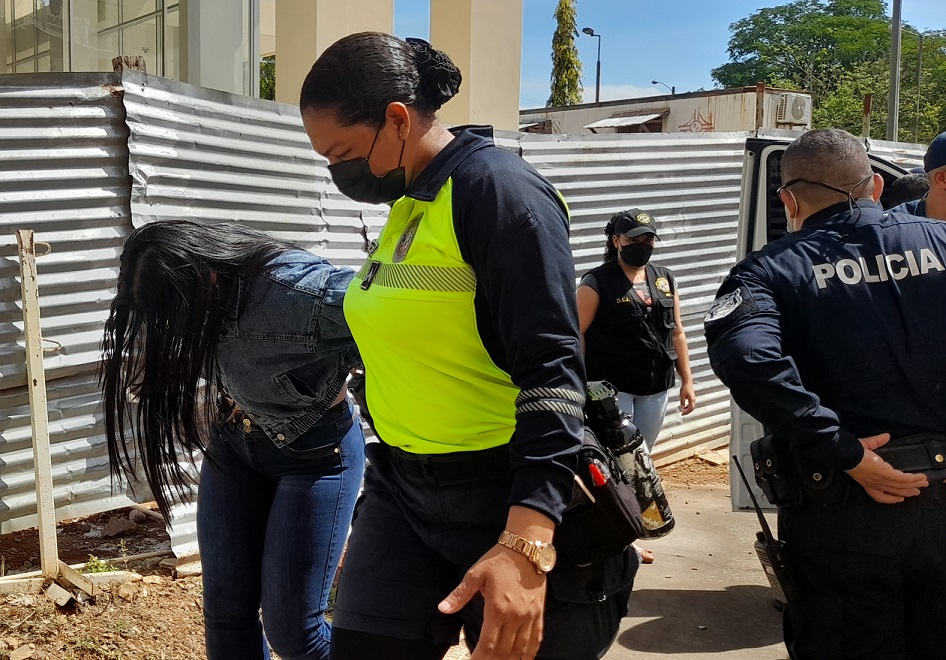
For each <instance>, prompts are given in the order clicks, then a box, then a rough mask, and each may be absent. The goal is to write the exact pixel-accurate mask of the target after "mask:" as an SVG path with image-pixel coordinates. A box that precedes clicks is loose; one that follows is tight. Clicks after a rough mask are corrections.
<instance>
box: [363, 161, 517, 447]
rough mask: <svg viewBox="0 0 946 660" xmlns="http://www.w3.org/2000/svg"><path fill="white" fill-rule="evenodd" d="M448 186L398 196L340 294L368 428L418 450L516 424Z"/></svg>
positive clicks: (482, 441) (507, 435)
mask: <svg viewBox="0 0 946 660" xmlns="http://www.w3.org/2000/svg"><path fill="white" fill-rule="evenodd" d="M452 190H453V180H452V179H448V180H447V182H446V183H445V184H444V186H443V187H442V188H441V189H440V192H439V193H438V194H437V197H436V198H435V199H434V200H433V201H431V202H425V201H421V200H417V199H414V198H412V197H402V198H401V199H399V200H398V201H397V202H395V203H394V205H393V206H392V208H391V213H390V216H389V218H388V221H387V223H386V224H385V226H384V228H383V229H382V230H381V234H380V235H379V237H378V239H377V241H376V242H375V243H374V244H373V245H372V246H371V247H370V248H369V257H368V261H366V262H365V264H364V266H363V267H362V268H361V270H360V272H359V273H358V274H357V275H356V276H355V278H354V279H353V280H352V283H351V285H350V287H349V289H348V292H347V294H346V297H345V317H346V319H347V321H348V324H349V327H350V328H351V331H352V335H353V336H354V337H355V341H356V342H357V344H358V348H359V349H360V351H361V355H362V358H363V359H364V362H365V365H366V376H367V384H366V392H367V400H368V409H369V410H370V411H371V415H372V418H373V422H374V426H375V429H376V430H377V432H378V435H379V436H380V437H381V438H382V439H383V440H384V441H385V442H386V443H387V444H389V445H393V446H395V447H400V448H401V449H403V450H405V451H409V452H412V453H416V454H440V453H447V452H455V451H474V450H480V449H488V448H491V447H496V446H499V445H502V444H505V443H507V442H509V440H510V439H511V438H512V435H513V431H514V429H515V412H516V396H517V395H518V394H519V389H518V388H517V387H516V386H515V385H514V384H513V383H512V379H511V378H510V376H509V374H508V373H506V372H505V371H503V370H502V369H500V368H499V367H497V366H496V364H495V363H494V362H493V361H492V359H491V358H490V356H489V354H488V353H487V350H486V348H485V347H484V345H483V342H482V340H481V339H480V335H479V333H478V332H477V327H476V315H475V311H474V304H473V302H474V297H475V295H476V275H475V273H474V272H473V269H472V268H471V267H470V265H469V264H467V263H466V262H465V261H464V260H463V258H462V256H461V254H460V248H459V244H458V242H457V236H456V233H455V230H454V220H453V197H452Z"/></svg>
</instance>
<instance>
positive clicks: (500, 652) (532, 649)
mask: <svg viewBox="0 0 946 660" xmlns="http://www.w3.org/2000/svg"><path fill="white" fill-rule="evenodd" d="M545 581H546V580H545V576H544V575H539V574H538V573H536V571H535V568H534V567H533V565H532V562H530V561H529V560H528V559H526V558H525V557H523V556H522V555H520V554H519V553H517V552H513V551H512V550H510V549H509V548H507V547H505V546H501V545H498V544H497V545H495V546H493V548H492V549H491V550H490V551H489V552H487V553H486V554H485V555H483V556H482V557H481V558H480V560H479V561H478V562H476V563H475V564H474V565H473V566H472V567H471V568H470V570H468V571H467V572H466V575H464V576H463V581H462V582H460V585H459V586H458V587H457V588H456V589H454V590H453V591H452V592H451V593H450V595H449V596H447V597H446V598H444V600H443V602H442V603H440V606H439V609H440V611H441V612H443V613H444V614H452V613H454V612H459V611H460V610H461V609H463V606H464V605H466V604H467V603H468V602H470V599H471V598H472V597H473V596H474V595H475V594H476V593H477V592H480V593H482V594H483V598H484V599H485V600H486V604H485V608H484V612H483V628H482V630H481V631H480V639H479V642H478V643H477V644H476V649H474V651H473V656H472V658H473V660H507V659H508V658H516V659H518V658H522V659H523V660H532V658H534V657H535V654H536V653H537V652H538V650H539V643H540V642H541V641H542V615H543V613H544V610H545Z"/></svg>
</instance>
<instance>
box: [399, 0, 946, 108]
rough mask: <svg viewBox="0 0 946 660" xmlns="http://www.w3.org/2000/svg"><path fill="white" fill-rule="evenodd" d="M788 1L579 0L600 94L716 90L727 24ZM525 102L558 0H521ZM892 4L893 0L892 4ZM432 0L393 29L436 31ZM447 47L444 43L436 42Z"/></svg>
mask: <svg viewBox="0 0 946 660" xmlns="http://www.w3.org/2000/svg"><path fill="white" fill-rule="evenodd" d="M788 1H789V0H769V1H768V2H765V1H764V0H725V1H724V2H712V1H709V0H663V1H660V0H658V1H657V2H647V3H644V2H642V1H641V0H578V2H577V5H578V29H579V30H581V29H582V28H584V27H590V28H592V29H593V30H594V31H595V32H596V33H598V34H601V100H602V101H609V100H615V99H624V98H633V97H637V96H651V95H655V94H666V93H667V91H668V90H667V88H665V87H662V86H660V85H652V84H651V81H652V80H659V81H662V82H663V83H665V84H666V85H667V86H673V87H676V91H677V92H678V93H681V92H692V91H697V90H699V89H701V88H702V89H712V88H713V87H714V86H715V85H714V83H713V79H712V77H711V76H710V71H711V70H712V69H713V68H715V67H717V66H719V65H720V64H723V63H724V62H726V61H727V59H728V57H727V54H726V46H727V44H728V43H729V37H730V32H729V26H730V24H732V23H733V22H735V21H737V20H739V19H740V18H744V17H746V16H749V15H750V14H752V13H754V12H755V11H757V10H758V9H760V8H761V7H764V6H776V5H780V4H785V3H786V2H788ZM522 4H523V21H522V22H523V29H522V82H521V88H520V97H519V107H521V108H537V107H542V106H544V105H545V102H546V100H547V99H548V96H549V77H550V75H551V73H552V62H551V44H552V33H553V32H554V31H555V19H554V18H553V17H552V14H553V12H554V11H555V5H556V4H557V0H523V2H522ZM887 4H888V6H889V5H890V2H888V3H887ZM429 7H430V3H429V0H395V2H394V32H395V34H397V35H398V36H400V37H422V38H425V39H428V38H429V36H430V8H429ZM903 21H904V22H905V23H909V24H910V25H912V26H914V27H916V28H918V29H921V30H923V29H943V28H946V11H944V10H943V0H903ZM576 44H577V45H578V52H579V55H580V57H581V61H582V64H583V68H582V83H583V86H584V100H585V101H586V102H593V101H594V95H595V63H596V59H597V48H598V39H596V38H594V37H589V36H586V35H584V34H579V37H578V39H577V40H576ZM433 46H434V47H435V48H440V49H441V50H446V51H447V53H448V54H449V51H450V49H449V47H447V48H444V46H443V44H436V43H435V44H433Z"/></svg>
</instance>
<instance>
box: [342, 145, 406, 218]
mask: <svg viewBox="0 0 946 660" xmlns="http://www.w3.org/2000/svg"><path fill="white" fill-rule="evenodd" d="M380 134H381V129H380V128H379V129H378V132H377V133H375V134H374V141H373V142H372V143H371V149H369V150H368V155H367V156H366V157H364V158H352V159H350V160H343V161H342V162H340V163H335V164H334V165H329V166H328V172H329V174H331V175H332V181H334V182H335V185H336V186H338V189H339V190H340V191H341V193H342V194H343V195H345V197H348V198H349V199H353V200H355V201H356V202H364V203H365V204H387V203H388V202H393V201H394V200H396V199H400V198H401V197H403V196H404V193H405V192H407V177H406V174H405V173H404V167H403V166H402V165H401V159H402V158H404V145H405V144H406V143H404V142H402V143H401V155H400V156H399V157H398V159H397V167H396V168H395V169H393V170H391V171H390V172H388V173H387V174H385V175H384V176H375V174H374V172H372V171H371V166H370V165H369V164H368V159H369V158H371V154H372V153H373V152H374V145H375V143H377V141H378V135H380Z"/></svg>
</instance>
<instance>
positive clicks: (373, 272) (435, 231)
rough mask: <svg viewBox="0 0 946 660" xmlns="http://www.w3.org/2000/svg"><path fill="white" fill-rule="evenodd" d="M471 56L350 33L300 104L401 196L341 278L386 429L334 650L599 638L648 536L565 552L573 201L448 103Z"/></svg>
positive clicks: (576, 405) (366, 181)
mask: <svg viewBox="0 0 946 660" xmlns="http://www.w3.org/2000/svg"><path fill="white" fill-rule="evenodd" d="M460 82H461V75H460V72H459V70H457V68H456V67H455V66H454V65H453V62H451V61H450V58H449V57H447V56H446V55H445V54H444V53H442V52H440V51H437V50H435V49H433V48H432V47H431V46H430V44H428V43H427V42H425V41H422V40H418V39H408V40H407V41H402V40H401V39H398V38H397V37H393V36H391V35H388V34H382V33H371V32H369V33H361V34H355V35H350V36H348V37H345V38H343V39H341V40H339V41H338V42H336V43H335V44H333V45H332V46H330V47H329V48H328V49H327V50H326V51H325V52H324V53H323V54H322V56H321V57H320V58H319V59H318V61H317V62H316V63H315V65H314V66H313V67H312V70H311V71H310V73H309V75H308V77H307V78H306V81H305V83H304V85H303V88H302V95H301V100H300V106H301V111H302V120H303V124H304V125H305V129H306V132H307V133H308V135H309V138H310V140H311V141H312V145H313V147H314V148H315V150H316V151H317V152H318V153H320V154H322V155H323V156H325V157H326V158H327V159H328V162H329V171H330V173H331V175H332V178H333V180H334V181H335V183H336V185H337V186H338V188H339V189H340V190H341V191H342V193H344V194H346V195H348V196H349V197H351V198H352V199H355V200H357V201H361V202H368V203H374V204H380V203H390V204H391V212H390V215H389V217H388V220H387V222H386V223H385V225H384V227H383V228H382V230H381V233H380V235H379V236H378V238H377V240H376V241H374V242H372V244H371V245H370V246H369V248H368V260H367V261H366V263H365V264H364V266H363V268H362V269H361V271H360V272H359V273H358V275H357V276H356V277H355V279H354V280H353V281H352V284H351V286H350V287H349V290H348V293H347V295H346V298H345V316H346V319H347V320H348V322H349V325H350V326H351V328H352V333H353V334H354V336H355V338H356V339H357V341H358V347H359V349H360V351H361V354H362V357H363V358H364V362H365V368H366V375H367V383H366V390H365V391H366V394H367V405H368V412H369V414H370V415H371V418H372V419H373V424H374V428H375V430H376V431H377V434H378V437H379V439H380V442H378V443H371V444H370V445H369V446H368V453H369V462H370V468H369V469H368V471H367V472H366V476H365V487H364V494H363V496H362V499H361V500H360V503H359V505H358V509H357V511H356V514H355V521H354V525H353V529H352V536H351V539H350V540H349V546H348V552H347V554H346V557H345V569H344V571H343V572H342V577H341V581H340V583H339V589H338V599H337V601H336V605H335V618H334V623H333V641H332V658H333V659H335V660H364V659H365V658H385V660H429V659H433V658H441V657H442V656H443V655H444V653H445V652H446V650H447V649H448V648H449V647H450V645H451V644H452V643H455V642H456V640H457V638H458V633H459V630H460V627H461V626H463V628H464V630H465V636H466V641H467V644H468V646H470V648H472V649H473V658H475V659H476V660H485V659H487V658H502V659H504V660H505V659H506V658H517V659H520V658H521V659H525V660H530V659H531V658H534V657H540V658H544V659H551V658H562V659H563V660H564V659H567V660H587V659H591V658H599V657H601V656H602V655H603V654H604V653H605V651H606V650H607V648H608V647H609V646H610V644H611V642H612V641H613V639H614V637H615V635H616V634H617V630H618V625H619V622H620V618H621V617H622V616H623V615H624V614H625V613H626V611H627V597H628V595H629V592H630V586H631V583H632V581H633V576H634V572H635V570H636V568H637V561H636V555H634V554H633V553H624V554H622V555H619V556H616V557H614V558H612V559H611V560H609V561H607V562H602V563H600V564H595V565H589V566H583V567H577V566H567V565H564V562H562V565H558V566H556V565H555V552H554V538H553V534H554V531H555V528H556V525H557V524H558V523H559V522H560V521H561V517H562V513H563V511H564V509H565V508H566V506H567V505H568V503H569V502H570V501H571V496H572V491H573V487H574V476H575V469H576V467H577V459H576V455H577V452H578V449H579V447H580V445H581V440H582V435H583V434H582V428H583V412H582V403H583V401H584V396H585V392H584V390H585V383H584V370H583V367H582V356H581V347H580V343H579V332H578V317H577V311H576V304H575V288H574V278H575V269H574V263H573V261H572V256H571V251H570V249H569V243H568V211H567V208H566V206H565V203H564V200H563V199H562V197H561V196H560V195H559V194H558V192H557V191H556V190H555V189H554V188H553V187H552V185H551V184H550V183H549V182H548V181H547V180H546V179H544V178H543V177H542V176H540V175H539V174H538V173H537V172H536V171H535V170H534V169H533V168H532V167H530V166H529V165H528V164H527V163H526V162H525V161H524V160H523V159H521V158H520V157H519V156H517V155H515V154H511V153H509V152H506V151H504V150H502V149H500V148H498V147H497V146H496V145H495V144H494V143H493V140H492V129H491V128H490V127H488V126H480V127H469V126H468V127H459V128H454V129H447V128H446V127H445V126H444V125H443V124H441V123H440V122H439V121H438V120H437V118H436V111H437V109H438V108H440V106H442V105H443V104H444V103H445V102H446V101H448V100H449V99H450V98H451V97H453V96H454V95H455V94H456V93H457V92H458V90H459V87H460Z"/></svg>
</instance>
